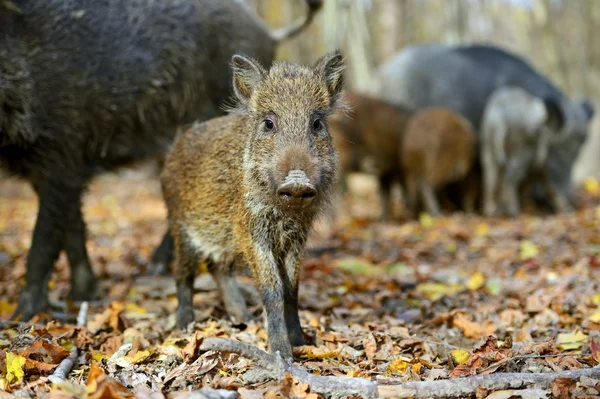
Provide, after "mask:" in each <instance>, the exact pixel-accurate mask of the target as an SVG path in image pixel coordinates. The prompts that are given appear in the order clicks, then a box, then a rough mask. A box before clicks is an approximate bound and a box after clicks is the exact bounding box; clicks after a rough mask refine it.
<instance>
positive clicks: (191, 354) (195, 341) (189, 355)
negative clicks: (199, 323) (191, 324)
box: [181, 332, 203, 362]
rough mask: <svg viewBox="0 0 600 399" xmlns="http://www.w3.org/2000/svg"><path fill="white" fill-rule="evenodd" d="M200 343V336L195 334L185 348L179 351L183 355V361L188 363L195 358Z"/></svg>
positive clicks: (201, 339)
mask: <svg viewBox="0 0 600 399" xmlns="http://www.w3.org/2000/svg"><path fill="white" fill-rule="evenodd" d="M202 341H203V338H201V337H200V334H199V333H198V332H196V333H195V334H194V336H193V337H192V339H191V340H190V342H188V344H187V345H186V346H185V348H183V349H182V350H181V353H182V354H183V360H185V361H186V362H188V361H190V360H191V359H193V358H195V357H196V355H197V353H198V349H200V345H202Z"/></svg>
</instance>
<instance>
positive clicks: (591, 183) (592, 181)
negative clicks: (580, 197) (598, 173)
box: [583, 176, 600, 197]
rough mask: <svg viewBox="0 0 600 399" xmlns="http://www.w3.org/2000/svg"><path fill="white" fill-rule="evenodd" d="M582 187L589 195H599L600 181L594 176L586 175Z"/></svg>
mask: <svg viewBox="0 0 600 399" xmlns="http://www.w3.org/2000/svg"><path fill="white" fill-rule="evenodd" d="M583 188H584V189H585V191H586V192H587V193H588V194H589V195H592V196H594V197H597V196H599V195H600V183H599V182H598V180H597V179H596V178H594V177H591V176H590V177H587V178H586V179H585V180H584V181H583Z"/></svg>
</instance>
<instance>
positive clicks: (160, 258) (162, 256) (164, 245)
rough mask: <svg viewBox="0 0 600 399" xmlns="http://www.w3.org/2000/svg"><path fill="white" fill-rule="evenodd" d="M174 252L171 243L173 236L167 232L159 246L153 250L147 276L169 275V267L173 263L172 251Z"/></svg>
mask: <svg viewBox="0 0 600 399" xmlns="http://www.w3.org/2000/svg"><path fill="white" fill-rule="evenodd" d="M174 250H175V243H174V242H173V236H172V235H171V232H170V231H169V230H167V232H166V233H165V235H164V236H163V238H162V241H161V242H160V245H159V246H158V247H157V248H156V249H155V250H154V253H153V254H152V259H151V260H150V266H149V268H148V274H150V275H155V276H156V275H163V276H165V275H167V274H169V265H170V264H171V261H173V251H174Z"/></svg>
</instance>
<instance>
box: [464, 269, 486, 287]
mask: <svg viewBox="0 0 600 399" xmlns="http://www.w3.org/2000/svg"><path fill="white" fill-rule="evenodd" d="M484 284H485V277H484V276H483V274H481V273H480V272H476V273H474V274H473V275H472V276H471V278H470V279H469V281H467V288H468V289H470V290H471V291H476V290H478V289H480V288H481V287H483V285H484Z"/></svg>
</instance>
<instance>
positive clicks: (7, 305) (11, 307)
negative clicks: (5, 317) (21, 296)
mask: <svg viewBox="0 0 600 399" xmlns="http://www.w3.org/2000/svg"><path fill="white" fill-rule="evenodd" d="M16 307H17V304H16V303H11V302H8V301H7V300H5V299H2V300H0V313H13V312H14V311H15V309H16Z"/></svg>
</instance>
